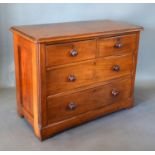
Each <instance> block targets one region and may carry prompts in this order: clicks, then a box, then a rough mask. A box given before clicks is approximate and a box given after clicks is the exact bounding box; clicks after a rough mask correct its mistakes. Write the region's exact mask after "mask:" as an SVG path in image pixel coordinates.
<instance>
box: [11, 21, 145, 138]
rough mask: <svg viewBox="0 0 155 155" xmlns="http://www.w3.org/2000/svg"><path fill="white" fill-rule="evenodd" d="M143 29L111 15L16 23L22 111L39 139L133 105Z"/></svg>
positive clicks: (17, 94)
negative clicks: (60, 20) (118, 20)
mask: <svg viewBox="0 0 155 155" xmlns="http://www.w3.org/2000/svg"><path fill="white" fill-rule="evenodd" d="M142 29H143V28H142V27H140V26H135V25H130V24H126V23H122V22H116V21H110V20H105V21H101V20H99V21H85V22H84V21H83V22H70V23H61V24H47V25H46V24H45V25H33V26H16V27H12V28H11V30H12V31H13V34H14V37H13V38H14V59H15V72H16V97H17V112H18V114H19V115H20V116H22V117H23V116H24V118H25V119H26V120H27V121H28V122H29V123H30V124H31V125H32V127H33V129H34V133H35V135H36V136H37V137H38V138H39V139H40V140H43V139H45V138H48V137H49V136H53V135H54V134H56V133H58V132H60V131H63V130H66V129H68V128H70V127H74V126H76V125H80V124H82V123H84V122H87V121H89V120H92V119H95V118H97V117H101V116H103V115H105V114H108V113H111V112H114V111H118V110H121V109H124V108H131V107H132V106H133V105H134V83H135V75H136V65H137V56H138V43H139V34H140V30H142Z"/></svg>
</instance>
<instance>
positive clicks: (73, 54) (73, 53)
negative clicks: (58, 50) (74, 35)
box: [70, 50, 78, 57]
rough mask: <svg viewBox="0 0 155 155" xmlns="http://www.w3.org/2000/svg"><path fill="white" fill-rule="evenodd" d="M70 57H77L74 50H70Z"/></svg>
mask: <svg viewBox="0 0 155 155" xmlns="http://www.w3.org/2000/svg"><path fill="white" fill-rule="evenodd" d="M70 55H71V56H72V57H75V56H77V55H78V52H77V51H76V50H72V51H71V52H70Z"/></svg>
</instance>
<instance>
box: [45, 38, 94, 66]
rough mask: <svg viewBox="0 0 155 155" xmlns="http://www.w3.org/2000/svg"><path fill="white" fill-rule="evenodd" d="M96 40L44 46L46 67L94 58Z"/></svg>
mask: <svg viewBox="0 0 155 155" xmlns="http://www.w3.org/2000/svg"><path fill="white" fill-rule="evenodd" d="M95 53H96V40H87V41H80V42H72V43H64V44H57V45H49V46H46V66H47V67H49V66H55V65H62V64H67V63H72V62H77V61H81V60H87V59H92V58H95Z"/></svg>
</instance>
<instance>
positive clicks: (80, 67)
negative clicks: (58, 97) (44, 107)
mask: <svg viewBox="0 0 155 155" xmlns="http://www.w3.org/2000/svg"><path fill="white" fill-rule="evenodd" d="M132 69H133V56H132V54H128V55H123V56H112V57H105V58H98V59H94V60H90V61H87V62H83V63H79V64H76V65H70V66H68V67H62V68H56V69H52V70H48V71H47V80H46V85H47V96H49V95H52V94H56V93H60V92H63V91H66V90H72V89H75V88H79V87H82V86H87V85H90V84H93V83H96V82H101V81H106V80H111V79H114V78H118V77H121V76H125V75H129V74H131V72H132Z"/></svg>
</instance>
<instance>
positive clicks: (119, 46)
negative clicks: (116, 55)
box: [114, 42, 123, 48]
mask: <svg viewBox="0 0 155 155" xmlns="http://www.w3.org/2000/svg"><path fill="white" fill-rule="evenodd" d="M122 46H123V45H122V43H120V42H118V43H116V44H115V46H114V47H115V48H121V47H122Z"/></svg>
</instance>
